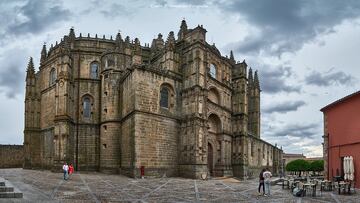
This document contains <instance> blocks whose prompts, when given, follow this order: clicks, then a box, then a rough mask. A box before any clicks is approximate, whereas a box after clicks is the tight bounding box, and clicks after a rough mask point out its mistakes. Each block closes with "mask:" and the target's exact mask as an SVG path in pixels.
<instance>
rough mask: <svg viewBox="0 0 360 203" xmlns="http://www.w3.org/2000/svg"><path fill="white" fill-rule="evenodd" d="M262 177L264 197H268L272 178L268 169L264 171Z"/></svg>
mask: <svg viewBox="0 0 360 203" xmlns="http://www.w3.org/2000/svg"><path fill="white" fill-rule="evenodd" d="M263 176H264V183H265V194H264V196H268V195H270V183H271V176H272V174H271V172H270V171H269V169H268V168H266V169H265V171H264V173H263Z"/></svg>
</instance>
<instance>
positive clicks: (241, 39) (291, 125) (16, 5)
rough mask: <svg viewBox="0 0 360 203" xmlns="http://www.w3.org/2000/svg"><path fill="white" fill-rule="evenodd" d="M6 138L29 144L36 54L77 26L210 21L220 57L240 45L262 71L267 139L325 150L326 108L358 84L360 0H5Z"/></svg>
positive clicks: (1, 7)
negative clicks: (28, 96) (27, 109)
mask: <svg viewBox="0 0 360 203" xmlns="http://www.w3.org/2000/svg"><path fill="white" fill-rule="evenodd" d="M0 14H1V18H0V47H1V48H0V63H1V67H0V119H1V122H0V132H1V134H0V143H2V144H22V143H23V126H24V124H23V123H24V87H25V83H24V80H25V70H26V65H27V62H28V58H29V57H30V56H32V57H34V59H35V64H36V65H38V64H39V57H40V51H41V47H42V45H43V43H44V42H45V43H46V44H47V45H48V47H49V45H50V44H55V42H56V41H60V39H61V37H63V35H65V34H68V32H69V28H70V27H72V26H73V27H74V28H75V32H76V35H79V33H80V32H81V33H82V34H83V36H84V35H87V33H90V35H91V36H94V35H95V34H98V36H102V35H105V36H106V37H107V38H109V37H110V35H112V36H115V34H116V33H117V32H118V31H119V30H120V31H121V33H122V35H123V36H125V35H129V36H130V37H131V38H132V39H134V38H135V37H138V38H139V39H140V42H141V43H142V44H144V43H151V40H152V38H154V37H155V36H157V34H158V33H162V34H163V35H164V36H167V34H168V32H169V31H175V33H177V31H178V29H179V26H180V21H181V20H182V19H183V18H185V19H186V21H187V24H188V27H190V28H192V27H195V26H197V25H198V24H202V25H203V26H204V27H205V28H206V29H207V31H208V32H207V41H208V42H209V43H211V44H212V43H215V44H216V46H217V47H218V48H219V50H220V51H221V53H222V55H229V52H230V50H234V55H235V58H236V60H238V61H242V60H243V59H245V60H246V61H247V64H248V65H249V66H251V67H252V68H253V69H257V70H258V71H259V76H260V80H261V81H260V83H261V88H262V97H261V108H262V118H261V119H262V126H261V127H262V128H261V135H262V137H263V138H264V139H265V140H266V141H268V142H270V143H272V144H275V143H276V144H277V145H279V146H282V147H283V149H284V151H285V152H287V153H304V154H305V155H307V156H322V147H321V143H322V138H321V136H322V134H323V131H322V124H323V121H322V113H321V112H320V111H319V109H320V108H321V107H323V106H325V105H326V104H328V103H330V102H332V101H334V100H336V99H338V98H341V97H344V96H346V95H348V94H350V93H352V92H355V91H357V90H359V89H358V86H359V81H358V79H359V78H360V67H359V64H360V62H359V59H360V57H359V49H360V48H359V47H360V1H357V0H346V1H342V0H312V1H310V0H307V1H304V0H297V1H291V0H257V1H254V0H232V1H231V0H226V1H225V0H220V1H219V0H171V1H166V0H148V1H141V0H129V1H125V0H118V1H115V0H114V1H105V0H94V1H85V0H84V1H73V0H63V1H60V0H56V1H55V0H54V1H45V0H12V1H0Z"/></svg>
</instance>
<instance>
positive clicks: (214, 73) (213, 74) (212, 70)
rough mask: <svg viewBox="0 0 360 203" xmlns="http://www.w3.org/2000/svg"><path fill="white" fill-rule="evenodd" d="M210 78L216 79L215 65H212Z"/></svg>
mask: <svg viewBox="0 0 360 203" xmlns="http://www.w3.org/2000/svg"><path fill="white" fill-rule="evenodd" d="M210 76H211V77H213V78H216V66H215V65H214V64H212V63H211V64H210Z"/></svg>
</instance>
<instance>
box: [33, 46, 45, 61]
mask: <svg viewBox="0 0 360 203" xmlns="http://www.w3.org/2000/svg"><path fill="white" fill-rule="evenodd" d="M46 57H47V52H46V44H45V43H44V45H43V47H42V50H41V58H40V63H43V62H44V61H45V60H46ZM31 60H32V59H31Z"/></svg>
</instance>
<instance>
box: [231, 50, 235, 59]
mask: <svg viewBox="0 0 360 203" xmlns="http://www.w3.org/2000/svg"><path fill="white" fill-rule="evenodd" d="M230 60H231V61H233V62H235V59H234V54H233V51H232V50H231V51H230Z"/></svg>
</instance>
